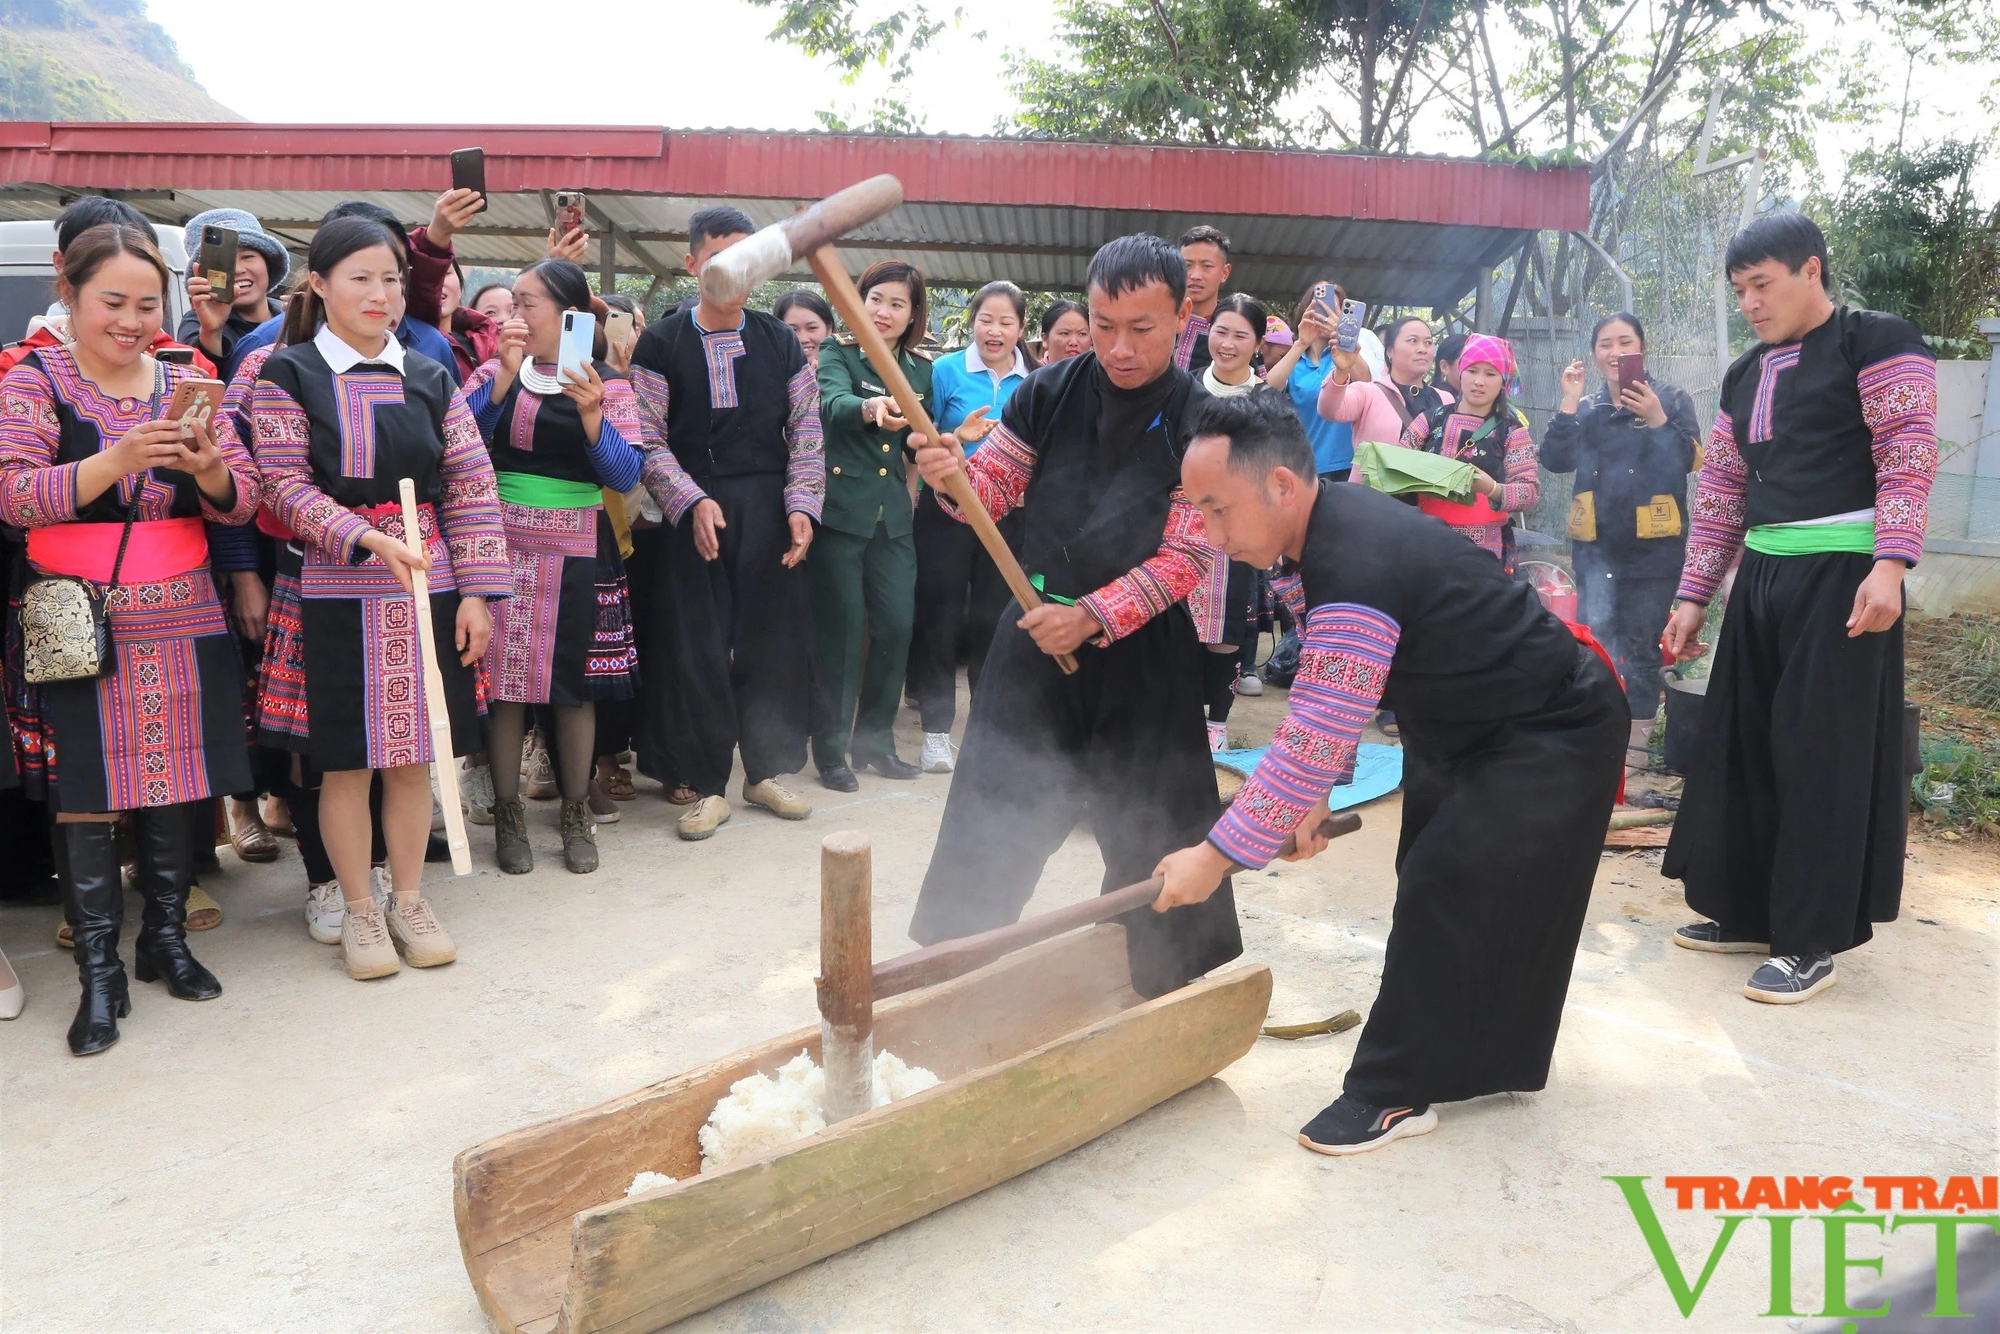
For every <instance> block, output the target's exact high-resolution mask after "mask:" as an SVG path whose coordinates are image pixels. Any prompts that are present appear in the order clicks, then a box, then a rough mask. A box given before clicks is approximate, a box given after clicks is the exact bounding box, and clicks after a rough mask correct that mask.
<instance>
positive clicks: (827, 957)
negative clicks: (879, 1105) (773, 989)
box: [816, 830, 875, 1125]
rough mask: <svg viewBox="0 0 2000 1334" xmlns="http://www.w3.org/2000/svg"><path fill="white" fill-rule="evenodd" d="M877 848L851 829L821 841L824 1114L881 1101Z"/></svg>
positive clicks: (839, 1117) (834, 1115)
mask: <svg viewBox="0 0 2000 1334" xmlns="http://www.w3.org/2000/svg"><path fill="white" fill-rule="evenodd" d="M872 878H873V854H872V853H871V851H870V847H869V842H868V837H867V835H865V834H861V833H857V832H855V831H853V830H842V831H841V832H839V833H834V834H828V835H827V836H826V838H825V839H824V840H822V841H821V843H820V845H819V977H818V979H817V981H816V986H817V987H818V990H819V1050H820V1067H821V1068H822V1069H823V1070H825V1071H826V1119H827V1123H828V1124H829V1125H831V1124H832V1123H833V1122H835V1121H844V1120H846V1119H847V1118H848V1117H850V1116H859V1115H861V1113H863V1112H865V1111H867V1110H868V1109H869V1108H870V1107H871V1106H873V1105H874V1101H875V1002H874V997H873V994H872V988H871V985H870V983H871V981H872V978H871V976H870V972H869V963H868V961H869V960H870V959H871V958H873V957H874V953H875V938H874V928H873V926H872V924H871V921H870V914H869V895H870V889H871V881H872Z"/></svg>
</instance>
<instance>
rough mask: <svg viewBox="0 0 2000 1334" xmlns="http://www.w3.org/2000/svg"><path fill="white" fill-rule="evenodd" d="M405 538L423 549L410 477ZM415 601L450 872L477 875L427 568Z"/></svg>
mask: <svg viewBox="0 0 2000 1334" xmlns="http://www.w3.org/2000/svg"><path fill="white" fill-rule="evenodd" d="M399 486H400V488H401V491H402V498H403V541H404V542H405V543H407V544H408V545H410V546H412V547H414V548H416V549H417V550H419V551H421V550H423V547H424V539H423V530H422V529H421V528H419V527H418V526H417V484H416V483H415V482H413V481H411V480H410V479H409V478H407V477H405V478H404V479H403V480H402V481H401V483H399ZM410 590H411V591H410V600H411V603H412V604H413V605H412V610H414V611H415V612H416V617H417V643H418V645H419V646H420V648H421V649H422V651H423V659H424V712H425V713H427V714H429V715H430V721H431V772H432V773H433V774H434V775H436V777H437V785H438V805H440V806H442V807H443V808H444V837H445V842H447V843H449V844H450V845H451V873H452V874H453V875H471V874H472V845H471V844H469V843H467V842H466V841H465V812H464V811H463V810H461V809H460V808H459V805H458V766H457V765H456V764H454V763H453V762H452V753H451V713H450V711H449V710H448V709H447V707H446V705H445V699H444V672H443V671H442V669H440V668H439V667H438V656H437V654H438V647H437V628H436V627H435V626H433V625H432V624H431V581H430V576H428V575H427V574H425V573H424V572H423V571H422V570H412V571H410Z"/></svg>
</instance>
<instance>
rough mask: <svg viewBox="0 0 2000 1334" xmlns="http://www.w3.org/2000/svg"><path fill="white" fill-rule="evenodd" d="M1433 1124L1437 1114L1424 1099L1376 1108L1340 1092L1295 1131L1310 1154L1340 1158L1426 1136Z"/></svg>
mask: <svg viewBox="0 0 2000 1334" xmlns="http://www.w3.org/2000/svg"><path fill="white" fill-rule="evenodd" d="M1437 1124H1438V1118H1437V1113H1436V1112H1434V1111H1432V1110H1431V1106H1430V1104H1429V1103H1427V1102H1420V1103H1417V1104H1416V1105H1415V1106H1410V1105H1407V1104H1406V1105H1404V1106H1400V1107H1376V1106H1372V1105H1371V1104H1369V1103H1365V1102H1363V1101H1361V1099H1359V1098H1357V1097H1354V1096H1353V1095H1351V1094H1347V1093H1343V1094H1341V1095H1340V1096H1339V1097H1338V1098H1336V1099H1334V1100H1333V1101H1332V1102H1331V1103H1329V1104H1328V1105H1327V1107H1326V1108H1325V1109H1324V1110H1323V1111H1321V1112H1320V1114H1319V1115H1318V1116H1315V1117H1314V1118H1313V1119H1312V1120H1310V1121H1308V1122H1306V1123H1305V1125H1304V1127H1302V1128H1301V1129H1300V1131H1299V1143H1301V1144H1303V1145H1305V1146H1306V1147H1307V1148H1308V1149H1311V1150H1312V1151H1313V1152H1314V1153H1325V1154H1331V1155H1332V1156H1334V1157H1336V1158H1343V1157H1346V1156H1347V1155H1349V1154H1355V1153H1370V1152H1372V1151H1374V1150H1376V1149H1379V1148H1382V1147H1383V1146H1385V1145H1388V1144H1392V1143H1394V1142H1395V1141H1396V1140H1399V1139H1407V1138H1409V1137H1410V1136H1412V1135H1428V1134H1430V1133H1431V1132H1432V1131H1433V1130H1436V1129H1437Z"/></svg>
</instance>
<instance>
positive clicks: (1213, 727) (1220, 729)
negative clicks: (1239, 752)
mask: <svg viewBox="0 0 2000 1334" xmlns="http://www.w3.org/2000/svg"><path fill="white" fill-rule="evenodd" d="M1228 749H1229V724H1228V723H1210V724H1209V725H1208V753H1209V754H1211V755H1214V754H1217V753H1218V752H1220V751H1225V750H1228Z"/></svg>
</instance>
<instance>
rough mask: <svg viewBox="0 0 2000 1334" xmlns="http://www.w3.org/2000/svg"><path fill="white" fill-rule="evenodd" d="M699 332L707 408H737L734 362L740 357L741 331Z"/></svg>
mask: <svg viewBox="0 0 2000 1334" xmlns="http://www.w3.org/2000/svg"><path fill="white" fill-rule="evenodd" d="M695 328H696V329H698V330H700V332H701V350H702V352H703V354H704V355H705V356H706V357H707V359H708V406H709V407H710V408H713V409H715V410H717V411H720V410H722V409H724V408H733V407H735V406H737V402H736V359H737V358H738V357H740V356H742V355H743V331H742V330H741V329H725V330H723V331H722V332H721V333H710V332H709V331H708V330H706V329H702V328H701V326H700V325H696V326H695Z"/></svg>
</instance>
